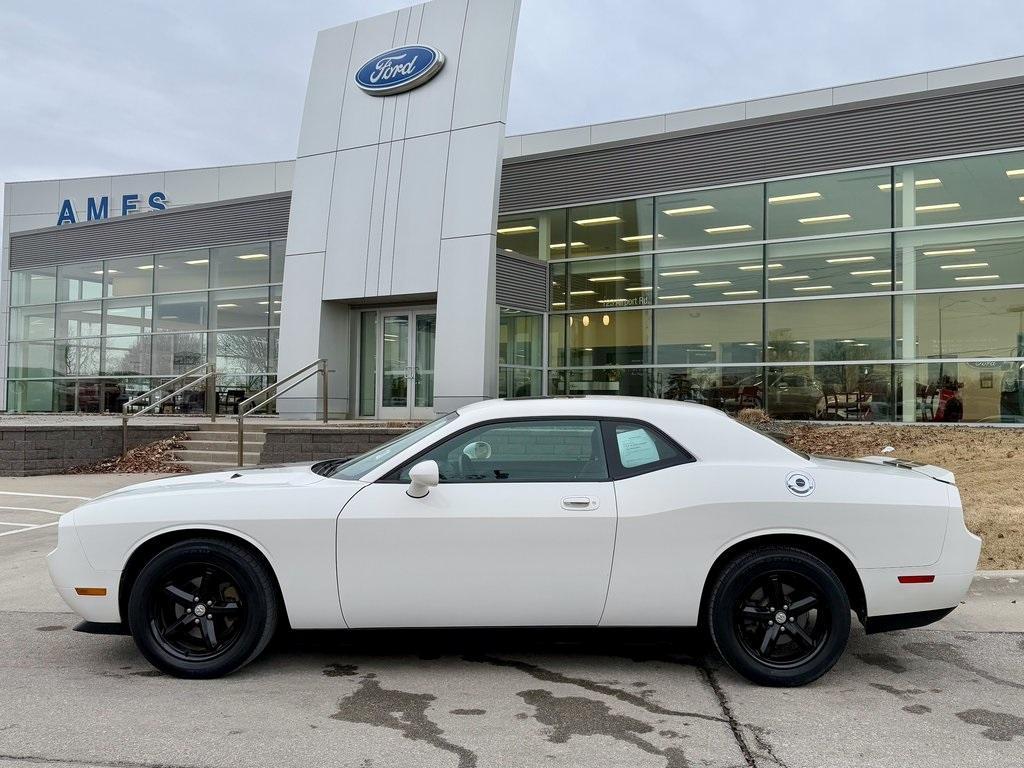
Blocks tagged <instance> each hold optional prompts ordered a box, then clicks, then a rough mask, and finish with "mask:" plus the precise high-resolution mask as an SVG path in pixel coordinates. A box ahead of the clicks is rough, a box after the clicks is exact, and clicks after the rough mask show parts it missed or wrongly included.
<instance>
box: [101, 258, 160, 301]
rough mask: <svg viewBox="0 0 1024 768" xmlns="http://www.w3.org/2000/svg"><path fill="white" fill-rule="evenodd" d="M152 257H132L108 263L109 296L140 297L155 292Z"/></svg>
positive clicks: (154, 266)
mask: <svg viewBox="0 0 1024 768" xmlns="http://www.w3.org/2000/svg"><path fill="white" fill-rule="evenodd" d="M155 269H156V265H155V264H154V262H153V257H152V256H131V257H129V258H124V259H110V260H109V261H107V262H106V277H105V279H106V282H107V291H106V294H107V296H138V295H140V294H143V293H152V292H153V271H154V270H155Z"/></svg>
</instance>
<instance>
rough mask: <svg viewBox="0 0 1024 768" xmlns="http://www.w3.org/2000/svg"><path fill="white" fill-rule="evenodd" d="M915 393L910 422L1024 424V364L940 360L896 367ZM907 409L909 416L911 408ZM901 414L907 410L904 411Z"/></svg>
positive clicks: (901, 381) (901, 378) (899, 374)
mask: <svg viewBox="0 0 1024 768" xmlns="http://www.w3.org/2000/svg"><path fill="white" fill-rule="evenodd" d="M897 370H898V373H897V378H898V379H899V382H898V383H899V386H900V387H903V386H904V384H906V385H907V386H908V388H909V391H911V392H912V393H913V397H914V399H913V402H914V418H913V419H904V420H907V421H944V422H959V421H965V422H982V423H1005V424H1020V423H1024V368H1022V367H1021V364H1020V363H1019V362H1015V361H1009V360H1006V361H997V360H993V361H983V362H958V361H955V360H954V361H941V362H934V363H917V364H910V365H900V366H898V367H897ZM904 407H905V408H907V413H908V414H909V406H904ZM899 415H900V416H902V413H900V414H899Z"/></svg>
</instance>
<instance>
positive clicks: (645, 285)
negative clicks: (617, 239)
mask: <svg viewBox="0 0 1024 768" xmlns="http://www.w3.org/2000/svg"><path fill="white" fill-rule="evenodd" d="M651 258H652V257H651V256H620V257H619V258H615V259H596V260H587V261H578V262H573V263H571V264H570V265H569V308H570V309H590V308H601V309H605V308H609V309H610V308H615V307H640V306H647V305H649V304H652V303H653V299H652V296H653V295H654V283H653V278H652V277H651Z"/></svg>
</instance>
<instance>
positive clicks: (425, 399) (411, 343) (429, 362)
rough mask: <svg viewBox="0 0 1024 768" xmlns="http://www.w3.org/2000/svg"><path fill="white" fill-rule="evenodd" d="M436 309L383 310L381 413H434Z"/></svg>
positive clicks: (393, 416) (406, 416) (411, 416)
mask: <svg viewBox="0 0 1024 768" xmlns="http://www.w3.org/2000/svg"><path fill="white" fill-rule="evenodd" d="M436 324H437V316H436V315H435V314H434V313H433V312H414V311H401V312H392V311H387V312H382V313H381V322H380V325H379V327H380V340H379V344H380V350H381V354H380V375H379V376H378V378H377V380H378V381H379V382H380V391H379V398H380V400H379V411H378V412H379V416H380V418H382V419H430V418H433V417H434V335H435V326H436Z"/></svg>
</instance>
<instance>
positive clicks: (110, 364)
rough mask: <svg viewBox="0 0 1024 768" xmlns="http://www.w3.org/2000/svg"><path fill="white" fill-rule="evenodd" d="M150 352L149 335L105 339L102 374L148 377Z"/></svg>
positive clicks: (101, 366)
mask: <svg viewBox="0 0 1024 768" xmlns="http://www.w3.org/2000/svg"><path fill="white" fill-rule="evenodd" d="M150 352H151V337H150V336H149V335H146V336H112V337H110V338H107V339H104V340H103V361H102V364H101V365H100V373H101V374H102V375H104V376H140V375H147V374H149V372H150ZM142 391H143V392H144V391H145V390H142ZM140 394H141V393H140Z"/></svg>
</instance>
